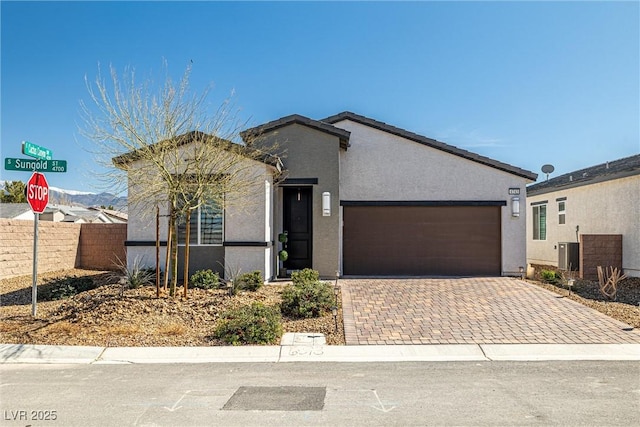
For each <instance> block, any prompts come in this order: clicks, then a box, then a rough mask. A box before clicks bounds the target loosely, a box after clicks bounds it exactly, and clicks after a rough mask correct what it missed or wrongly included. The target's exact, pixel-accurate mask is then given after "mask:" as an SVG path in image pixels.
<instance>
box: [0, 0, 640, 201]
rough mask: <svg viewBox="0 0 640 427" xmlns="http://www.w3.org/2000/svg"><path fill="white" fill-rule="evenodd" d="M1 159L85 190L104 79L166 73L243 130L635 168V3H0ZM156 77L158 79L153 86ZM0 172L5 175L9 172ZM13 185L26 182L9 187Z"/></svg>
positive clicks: (639, 65) (638, 18) (512, 159)
mask: <svg viewBox="0 0 640 427" xmlns="http://www.w3.org/2000/svg"><path fill="white" fill-rule="evenodd" d="M1 14H2V15H1V20H2V22H1V24H2V27H1V28H2V30H1V31H2V34H1V37H2V39H1V55H2V56H1V87H0V89H1V123H0V126H1V146H0V148H1V151H0V155H1V157H2V158H3V159H4V158H5V157H24V155H22V154H21V153H20V143H21V141H23V140H28V141H31V142H33V143H35V144H38V145H41V146H45V147H47V148H50V149H52V151H53V153H54V156H53V157H54V158H55V159H62V160H67V161H68V169H69V170H68V172H67V173H50V174H47V178H48V180H49V184H50V185H52V186H56V187H62V188H67V189H73V190H81V191H95V190H96V189H97V188H96V185H97V180H96V179H95V178H94V177H92V174H91V172H92V171H93V170H95V169H96V166H95V164H94V163H93V161H92V159H91V157H90V155H89V154H88V153H87V151H86V149H87V148H90V147H91V142H89V141H86V140H83V139H82V138H81V137H80V136H79V135H78V131H77V125H78V123H80V114H79V103H80V100H83V99H84V100H87V98H88V97H87V90H86V87H85V82H84V78H85V76H87V77H88V78H89V79H94V78H95V76H96V74H97V70H98V63H100V64H101V65H102V66H103V67H105V66H108V65H109V64H112V65H113V66H115V67H116V68H117V69H118V70H120V71H122V70H123V69H124V67H126V66H133V67H135V68H136V70H137V72H138V73H139V74H142V75H152V74H153V73H157V72H159V71H160V68H161V64H162V60H163V58H164V59H166V60H167V61H168V64H169V69H170V71H171V73H172V75H173V76H174V77H175V78H176V79H177V78H179V77H180V76H181V74H182V72H183V70H184V69H185V67H186V66H187V64H188V63H189V62H190V61H193V67H194V68H193V74H192V79H191V83H192V87H193V89H194V90H196V91H201V90H203V89H204V88H205V87H206V86H207V85H208V84H209V83H211V82H213V84H214V91H213V92H212V94H211V102H212V104H214V105H215V104H217V103H219V102H221V101H222V100H223V99H225V98H226V97H227V96H228V95H229V93H230V92H231V91H232V90H234V91H235V97H234V98H235V103H236V105H237V106H238V107H240V108H241V109H242V113H241V114H242V117H243V118H244V119H246V120H248V121H249V123H250V124H251V125H257V124H260V123H264V122H267V121H270V120H273V119H277V118H279V117H282V116H285V115H289V114H293V113H297V114H302V115H305V116H308V117H311V118H315V119H321V118H324V117H327V116H330V115H333V114H336V113H338V112H341V111H345V110H350V111H353V112H356V113H358V114H362V115H365V116H368V117H371V118H373V119H376V120H380V121H384V122H387V123H389V124H392V125H394V126H398V127H401V128H404V129H407V130H410V131H413V132H416V133H419V134H422V135H425V136H428V137H431V138H435V139H438V140H440V141H443V142H446V143H448V144H452V145H455V146H458V147H460V148H464V149H467V150H470V151H473V152H477V153H479V154H482V155H485V156H489V157H492V158H494V159H496V160H500V161H503V162H506V163H510V164H513V165H515V166H519V167H522V168H524V169H528V170H531V171H533V172H536V173H539V174H540V177H539V179H543V177H544V174H542V173H541V172H540V167H541V166H542V165H543V164H545V163H552V164H553V165H554V166H555V167H556V172H555V174H554V175H558V174H561V173H565V172H570V171H572V170H576V169H579V168H582V167H587V166H591V165H595V164H598V163H603V162H604V161H607V160H614V159H618V158H621V157H626V156H630V155H634V154H638V153H639V152H640V107H639V104H640V82H639V81H640V33H639V27H640V24H639V23H640V8H639V2H637V1H630V2H411V3H398V2H393V3H391V2H388V3H387V2H373V3H372V2H366V3H364V2H349V3H347V2H320V3H309V2H293V3H289V2H287V3H285V2H258V3H253V2H235V3H223V2H180V3H178V2H137V3H134V2H108V3H107V2H104V3H103V2H7V1H2V2H1ZM155 75H157V74H155ZM3 163H4V162H3ZM1 176H2V178H1V179H4V180H17V179H19V180H23V181H26V180H27V179H28V178H29V173H27V172H8V171H5V170H2V171H1Z"/></svg>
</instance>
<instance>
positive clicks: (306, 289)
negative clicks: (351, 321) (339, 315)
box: [281, 281, 335, 317]
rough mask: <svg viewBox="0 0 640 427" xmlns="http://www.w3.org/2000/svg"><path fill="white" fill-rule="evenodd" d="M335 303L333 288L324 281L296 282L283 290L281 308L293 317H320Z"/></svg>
mask: <svg viewBox="0 0 640 427" xmlns="http://www.w3.org/2000/svg"><path fill="white" fill-rule="evenodd" d="M334 304H335V296H334V295H333V288H332V286H331V285H330V284H328V283H323V282H319V281H316V282H301V283H294V284H293V285H289V286H287V287H285V288H284V290H283V291H282V305H281V309H282V312H283V313H284V314H286V315H287V316H291V317H319V316H321V315H322V313H325V312H328V311H330V310H331V307H332V306H333V305H334Z"/></svg>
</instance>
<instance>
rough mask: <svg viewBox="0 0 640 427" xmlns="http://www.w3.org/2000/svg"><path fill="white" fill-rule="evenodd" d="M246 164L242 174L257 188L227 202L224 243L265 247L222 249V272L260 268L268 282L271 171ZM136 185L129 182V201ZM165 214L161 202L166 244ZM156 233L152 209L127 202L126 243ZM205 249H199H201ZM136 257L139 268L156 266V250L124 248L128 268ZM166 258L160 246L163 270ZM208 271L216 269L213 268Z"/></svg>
mask: <svg viewBox="0 0 640 427" xmlns="http://www.w3.org/2000/svg"><path fill="white" fill-rule="evenodd" d="M247 162H250V163H251V165H250V166H249V167H247V168H246V169H245V166H242V170H243V173H244V174H245V175H247V176H249V177H250V179H251V180H253V182H255V183H256V185H255V187H254V189H253V190H252V191H248V192H247V193H246V194H244V195H242V197H240V198H237V200H230V205H229V206H228V207H227V208H226V210H225V214H224V241H225V242H245V243H246V242H252V243H258V242H262V243H267V247H266V248H265V247H259V248H254V247H245V246H241V247H233V248H231V247H225V248H224V254H225V255H224V257H225V270H226V271H227V272H229V271H231V270H233V271H236V270H241V271H242V272H249V271H253V270H256V269H259V270H261V271H262V273H263V275H264V277H265V278H267V279H269V278H271V277H272V276H273V269H272V246H271V242H272V241H273V240H274V238H273V216H272V214H271V209H270V206H272V203H273V201H272V199H273V194H272V188H273V175H272V173H273V170H272V168H271V167H270V166H267V165H265V164H263V163H260V162H257V161H254V160H249V159H247ZM138 185H139V184H138V183H136V182H133V180H129V190H128V191H129V200H133V197H132V196H133V195H135V194H136V192H137V191H139V188H138ZM168 212H169V209H168V204H166V203H163V204H162V205H161V206H160V215H161V218H160V233H159V234H160V240H161V241H166V240H167V236H168V232H167V229H168V221H167V217H166V215H167V214H168ZM155 232H156V219H155V206H153V205H152V204H149V203H140V204H133V203H131V202H130V205H129V226H128V227H127V240H129V241H134V242H135V241H138V242H139V241H155V239H156V237H155ZM206 247H207V246H202V247H201V248H206ZM218 247H219V246H218ZM191 248H193V245H192V246H191ZM258 249H259V250H258ZM218 252H219V251H218ZM239 254H242V255H239ZM136 258H138V259H139V260H142V265H145V266H149V267H150V266H153V265H155V247H153V246H129V247H128V248H127V260H128V263H129V265H132V263H133V262H134V260H135V259H136ZM199 258H202V257H199ZM165 259H166V247H164V246H163V247H161V250H160V266H161V268H162V269H163V270H164V269H165ZM180 262H181V261H180ZM214 264H217V262H216V261H215V260H213V261H212V265H214ZM227 267H229V268H227ZM210 268H212V269H215V265H214V266H213V267H210ZM190 270H192V268H190Z"/></svg>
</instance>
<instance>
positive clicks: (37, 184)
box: [27, 172, 49, 213]
mask: <svg viewBox="0 0 640 427" xmlns="http://www.w3.org/2000/svg"><path fill="white" fill-rule="evenodd" d="M27 203H29V206H31V210H32V211H33V212H34V213H42V212H44V210H45V208H46V207H47V205H48V204H49V183H48V182H47V178H45V176H44V175H43V174H41V173H40V172H34V173H33V175H31V178H29V181H28V182H27Z"/></svg>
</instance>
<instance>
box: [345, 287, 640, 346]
mask: <svg viewBox="0 0 640 427" xmlns="http://www.w3.org/2000/svg"><path fill="white" fill-rule="evenodd" d="M340 286H341V287H342V296H343V297H342V299H343V313H344V324H345V335H346V341H347V344H490V343H494V344H497V343H501V344H507V343H509V344H541V343H544V344H595V343H598V344H602V343H607V344H614V343H640V332H639V331H638V330H630V331H629V330H627V331H625V330H624V329H629V326H628V325H626V324H624V323H622V322H619V321H617V320H614V319H612V318H610V317H608V316H605V315H604V314H601V313H599V312H597V311H595V310H592V309H590V308H588V307H585V306H583V305H581V304H579V303H577V302H574V301H571V300H569V299H567V298H562V297H561V296H560V295H557V294H555V293H553V292H550V291H547V290H545V289H542V288H540V287H537V286H535V285H532V284H529V283H526V282H523V281H520V280H517V279H513V278H506V277H491V278H442V279H441V278H436V279H341V280H340Z"/></svg>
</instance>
